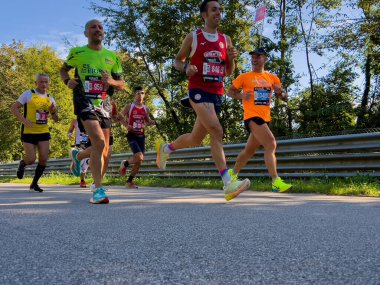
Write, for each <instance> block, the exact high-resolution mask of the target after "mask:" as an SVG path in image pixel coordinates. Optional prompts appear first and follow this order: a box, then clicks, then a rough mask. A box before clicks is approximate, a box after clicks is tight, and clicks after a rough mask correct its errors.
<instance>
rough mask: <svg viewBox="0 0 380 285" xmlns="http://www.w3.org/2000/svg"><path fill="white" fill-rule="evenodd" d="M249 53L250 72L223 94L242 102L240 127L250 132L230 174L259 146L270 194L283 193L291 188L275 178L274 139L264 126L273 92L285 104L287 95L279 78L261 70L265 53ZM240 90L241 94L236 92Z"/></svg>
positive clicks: (240, 77)
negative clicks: (269, 181)
mask: <svg viewBox="0 0 380 285" xmlns="http://www.w3.org/2000/svg"><path fill="white" fill-rule="evenodd" d="M249 54H250V55H251V56H252V60H251V62H252V68H253V70H252V71H250V72H246V73H243V74H241V75H239V76H238V77H237V78H236V79H235V80H234V81H232V85H231V87H230V88H229V89H228V91H227V95H228V96H229V97H231V98H236V99H241V100H243V109H244V125H245V127H246V128H247V130H248V132H249V133H250V134H249V137H248V141H247V144H246V146H245V148H244V150H243V151H241V152H240V154H239V155H238V157H237V159H236V163H235V167H234V173H235V174H238V173H239V172H240V170H241V169H242V168H243V167H244V166H245V165H246V164H247V162H248V160H249V159H250V158H251V157H252V156H253V155H254V154H255V151H256V149H257V148H258V147H260V146H261V145H262V146H263V147H264V160H265V165H266V167H267V168H268V172H269V174H270V176H271V177H272V191H273V192H286V191H288V190H289V189H290V188H291V187H292V185H290V184H287V183H285V182H284V181H283V180H282V179H281V178H280V177H279V176H278V175H277V161H276V155H275V151H276V140H275V138H274V136H273V134H272V132H271V130H270V129H269V127H268V124H269V121H270V100H271V98H272V94H273V92H274V94H275V95H276V96H277V97H278V98H279V99H281V100H283V101H287V99H288V98H287V94H286V93H285V92H284V91H283V89H282V87H281V81H280V79H279V78H278V77H277V76H276V75H274V74H271V73H269V72H267V71H265V70H264V65H265V63H266V61H267V58H268V55H267V53H266V52H265V50H264V49H263V48H257V49H255V50H254V51H252V52H250V53H249ZM241 89H243V93H241V92H240V90H241Z"/></svg>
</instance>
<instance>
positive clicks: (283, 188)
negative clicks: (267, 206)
mask: <svg viewBox="0 0 380 285" xmlns="http://www.w3.org/2000/svg"><path fill="white" fill-rule="evenodd" d="M292 187H293V185H291V184H287V183H285V182H284V181H283V180H282V179H281V178H280V177H277V178H276V180H275V181H274V182H273V183H272V192H279V193H284V192H287V191H289V190H290V189H292Z"/></svg>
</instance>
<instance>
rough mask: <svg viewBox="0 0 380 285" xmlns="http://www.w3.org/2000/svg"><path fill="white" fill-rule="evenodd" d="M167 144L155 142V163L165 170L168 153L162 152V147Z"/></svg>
mask: <svg viewBox="0 0 380 285" xmlns="http://www.w3.org/2000/svg"><path fill="white" fill-rule="evenodd" d="M166 145H167V143H165V142H157V144H156V151H157V159H156V164H157V167H158V168H159V169H162V170H165V168H166V161H167V160H168V158H169V154H166V153H164V147H165V146H166Z"/></svg>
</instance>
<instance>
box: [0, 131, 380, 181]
mask: <svg viewBox="0 0 380 285" xmlns="http://www.w3.org/2000/svg"><path fill="white" fill-rule="evenodd" d="M243 148H244V144H228V145H225V146H224V151H225V154H226V158H227V164H228V166H229V167H232V166H233V165H234V163H235V159H236V157H237V155H238V154H239V152H240V151H241V150H242V149H243ZM263 154H264V152H263V149H262V148H261V149H259V150H258V151H257V152H256V154H255V156H254V157H253V158H252V159H251V160H250V161H249V162H248V164H247V165H246V167H244V168H243V169H242V170H241V172H240V175H239V176H240V177H267V176H268V173H267V169H266V167H265V164H264V158H263ZM130 155H131V153H123V154H113V155H112V158H111V161H110V165H109V169H108V171H107V173H108V174H109V175H118V169H119V166H120V162H121V161H122V160H124V159H127V158H128V157H129V156H130ZM276 156H277V163H278V172H279V175H280V176H281V177H294V178H304V177H352V176H357V175H363V176H371V177H380V132H375V133H364V134H352V135H339V136H327V137H313V138H303V139H292V140H279V141H277V150H276ZM155 160H156V152H154V151H149V152H146V153H145V158H144V162H143V164H142V165H141V168H140V172H139V173H138V176H140V177H147V176H159V177H178V178H204V177H219V174H218V171H217V170H216V168H215V166H214V161H213V159H212V157H211V151H210V147H197V148H188V149H182V150H178V151H176V152H174V153H172V154H171V156H170V158H169V160H168V163H167V168H166V170H165V171H162V170H159V169H158V168H157V167H156V164H155ZM69 165H70V160H69V159H51V160H49V162H48V167H47V168H46V170H45V173H51V172H62V173H69ZM17 166H18V162H14V163H8V164H0V176H9V177H15V176H16V169H17ZM34 168H35V167H28V168H27V169H26V172H25V174H26V175H29V176H32V175H33V174H34Z"/></svg>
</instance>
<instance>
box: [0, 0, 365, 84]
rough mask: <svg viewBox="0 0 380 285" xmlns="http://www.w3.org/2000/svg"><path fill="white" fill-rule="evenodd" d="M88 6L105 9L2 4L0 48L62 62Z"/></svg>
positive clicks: (63, 2) (16, 1)
mask: <svg viewBox="0 0 380 285" xmlns="http://www.w3.org/2000/svg"><path fill="white" fill-rule="evenodd" d="M91 3H96V4H98V5H102V6H104V5H105V4H104V2H103V1H102V0H60V1H55V0H9V1H2V6H1V10H2V13H1V15H2V16H1V17H0V27H1V33H0V45H1V44H9V43H11V42H12V40H13V39H14V40H17V41H22V42H24V43H25V44H26V45H27V46H30V45H33V44H38V43H42V44H45V45H48V46H50V47H52V48H53V49H54V50H56V51H57V53H58V56H59V57H60V58H62V59H65V58H66V56H67V54H68V47H67V46H65V44H64V39H65V38H66V39H67V40H68V41H69V42H70V43H71V44H72V45H74V46H77V45H84V44H86V43H87V39H86V38H85V36H84V35H83V31H84V25H85V23H86V22H87V21H88V20H90V19H94V18H97V19H101V16H99V15H97V14H95V12H94V11H93V10H92V9H91ZM271 29H272V28H271V27H270V25H268V24H265V25H264V35H269V34H271V33H272V30H271ZM184 33H185V32H184ZM178 48H179V46H178ZM174 56H175V55H173V57H174ZM294 58H295V59H297V58H299V59H301V60H294V62H293V63H294V67H295V71H296V73H298V74H301V75H302V74H303V76H302V77H301V79H300V84H301V86H303V87H306V86H308V77H307V66H306V60H304V59H305V54H304V52H302V51H299V52H296V53H295V55H294ZM311 61H312V63H313V65H314V68H315V69H316V70H318V68H319V67H320V66H321V65H322V64H324V63H329V62H330V64H331V63H332V62H331V60H330V59H329V58H327V57H326V58H321V57H319V56H316V55H313V56H312V58H311ZM326 72H327V70H320V71H319V72H318V73H319V76H323V75H325V73H326ZM359 80H360V79H359ZM359 84H360V82H359Z"/></svg>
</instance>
